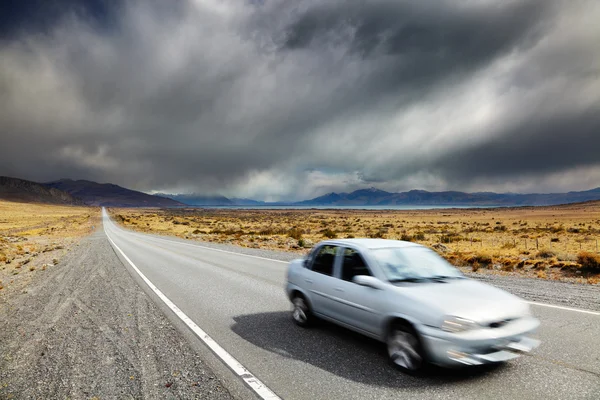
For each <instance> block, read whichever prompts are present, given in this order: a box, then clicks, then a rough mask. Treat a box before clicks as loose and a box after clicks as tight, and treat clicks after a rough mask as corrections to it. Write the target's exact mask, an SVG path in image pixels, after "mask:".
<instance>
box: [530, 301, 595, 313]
mask: <svg viewBox="0 0 600 400" xmlns="http://www.w3.org/2000/svg"><path fill="white" fill-rule="evenodd" d="M528 303H529V304H533V305H535V306H541V307H550V308H558V309H560V310H566V311H574V312H580V313H584V314H592V315H600V312H597V311H589V310H582V309H580V308H571V307H563V306H555V305H553V304H546V303H538V302H536V301H528Z"/></svg>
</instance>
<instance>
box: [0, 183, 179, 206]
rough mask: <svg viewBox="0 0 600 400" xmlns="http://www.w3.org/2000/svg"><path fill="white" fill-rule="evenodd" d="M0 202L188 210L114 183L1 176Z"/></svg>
mask: <svg viewBox="0 0 600 400" xmlns="http://www.w3.org/2000/svg"><path fill="white" fill-rule="evenodd" d="M0 199H3V200H9V201H16V202H25V203H47V204H65V205H90V206H109V207H184V206H185V204H183V203H180V202H178V201H176V200H173V199H169V198H165V197H160V196H153V195H149V194H146V193H142V192H138V191H135V190H130V189H125V188H123V187H121V186H117V185H113V184H110V183H96V182H92V181H84V180H76V181H75V180H71V179H61V180H58V181H54V182H48V183H38V182H32V181H27V180H24V179H18V178H9V177H6V176H0Z"/></svg>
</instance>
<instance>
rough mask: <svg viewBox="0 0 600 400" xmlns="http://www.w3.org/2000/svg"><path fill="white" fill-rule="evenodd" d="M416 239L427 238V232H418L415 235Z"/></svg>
mask: <svg viewBox="0 0 600 400" xmlns="http://www.w3.org/2000/svg"><path fill="white" fill-rule="evenodd" d="M413 238H414V239H415V240H425V234H424V233H423V232H417V233H415V235H414V236H413Z"/></svg>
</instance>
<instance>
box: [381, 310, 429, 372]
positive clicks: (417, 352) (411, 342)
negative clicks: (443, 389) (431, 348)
mask: <svg viewBox="0 0 600 400" xmlns="http://www.w3.org/2000/svg"><path fill="white" fill-rule="evenodd" d="M386 345H387V351H388V357H389V360H390V362H391V363H392V365H393V366H394V367H395V368H397V369H399V370H400V371H402V372H405V373H407V374H410V375H417V374H419V373H421V372H423V370H424V369H425V366H426V364H427V361H426V359H425V355H424V352H423V346H422V344H421V340H420V337H419V334H418V333H417V332H416V331H415V329H414V328H413V327H412V326H411V325H410V324H408V323H406V322H396V323H394V324H393V325H392V326H391V328H390V331H389V334H388V336H387V339H386Z"/></svg>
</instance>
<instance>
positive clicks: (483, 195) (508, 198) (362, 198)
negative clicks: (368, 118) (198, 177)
mask: <svg viewBox="0 0 600 400" xmlns="http://www.w3.org/2000/svg"><path fill="white" fill-rule="evenodd" d="M163 196H166V197H170V198H172V199H175V200H178V201H180V202H182V203H186V204H188V205H193V206H307V207H310V206H315V207H324V206H332V207H336V206H357V207H358V206H448V207H457V206H458V207H465V206H473V207H482V206H543V205H557V204H568V203H579V202H583V201H590V200H600V188H596V189H592V190H587V191H583V192H568V193H545V194H537V193H536V194H517V193H493V192H477V193H465V192H457V191H445V192H428V191H426V190H410V191H408V192H400V193H392V192H386V191H384V190H379V189H376V188H370V189H360V190H355V191H354V192H351V193H328V194H326V195H323V196H319V197H316V198H314V199H310V200H304V201H299V202H287V203H284V202H275V203H273V202H271V203H268V202H262V201H257V200H250V199H228V198H226V197H223V196H218V197H209V196H198V195H189V196H186V195H177V196H173V195H168V194H164V195H163Z"/></svg>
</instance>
